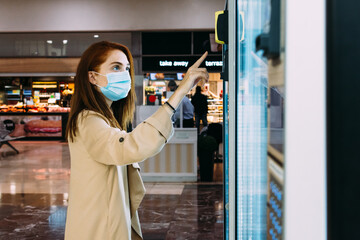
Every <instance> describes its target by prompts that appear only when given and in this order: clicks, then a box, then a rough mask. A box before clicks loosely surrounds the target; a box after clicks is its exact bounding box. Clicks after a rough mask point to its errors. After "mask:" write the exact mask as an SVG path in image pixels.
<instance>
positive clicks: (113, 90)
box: [93, 71, 131, 101]
mask: <svg viewBox="0 0 360 240" xmlns="http://www.w3.org/2000/svg"><path fill="white" fill-rule="evenodd" d="M93 72H94V73H96V74H99V75H101V76H105V77H106V78H107V81H108V84H107V85H106V87H101V86H99V85H97V84H95V85H96V86H98V87H99V88H100V90H101V92H102V93H103V94H104V95H105V97H107V98H108V99H110V100H111V101H118V100H120V99H123V98H126V97H127V95H128V93H129V91H130V89H131V77H130V74H129V72H128V71H123V72H113V73H108V74H106V75H102V74H100V73H98V72H95V71H93Z"/></svg>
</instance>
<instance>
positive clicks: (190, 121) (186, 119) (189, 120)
mask: <svg viewBox="0 0 360 240" xmlns="http://www.w3.org/2000/svg"><path fill="white" fill-rule="evenodd" d="M168 87H169V90H170V91H172V92H174V91H175V90H176V89H177V88H178V86H177V85H176V82H175V81H174V80H170V81H169V83H168ZM181 107H182V110H183V127H184V128H193V127H194V106H193V105H192V104H191V102H190V100H189V98H188V97H184V98H183V100H182V101H181V103H180V106H179V107H178V108H177V109H176V112H175V114H174V116H173V121H174V122H175V125H176V127H180V126H181V125H180V115H181V114H180V108H181Z"/></svg>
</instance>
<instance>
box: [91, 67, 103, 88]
mask: <svg viewBox="0 0 360 240" xmlns="http://www.w3.org/2000/svg"><path fill="white" fill-rule="evenodd" d="M90 72H93V73H95V74H99V75H101V76H104V77H106V75H102V74H100V73H98V72H95V71H90ZM94 79H95V78H94ZM91 84H93V85H95V86H97V87H99V88H102V87H101V86H99V85H97V84H96V83H91Z"/></svg>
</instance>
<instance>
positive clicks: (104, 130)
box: [65, 41, 209, 240]
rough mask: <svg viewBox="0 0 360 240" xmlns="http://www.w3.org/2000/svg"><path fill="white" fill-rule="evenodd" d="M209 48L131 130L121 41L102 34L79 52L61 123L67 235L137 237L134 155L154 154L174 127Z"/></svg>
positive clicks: (128, 67)
mask: <svg viewBox="0 0 360 240" xmlns="http://www.w3.org/2000/svg"><path fill="white" fill-rule="evenodd" d="M206 56H207V52H206V53H205V54H204V55H203V56H202V57H201V58H200V59H199V60H198V61H197V62H196V63H195V64H194V65H193V66H191V67H190V68H189V69H188V71H187V73H186V75H185V77H184V79H183V80H182V81H181V84H180V85H179V87H178V89H177V90H176V91H175V92H174V93H173V94H172V96H171V97H170V98H169V99H168V101H167V103H166V104H164V105H162V106H161V107H160V108H159V109H158V110H157V111H156V112H155V113H154V114H153V115H152V116H150V117H149V118H148V119H146V120H145V121H144V122H142V123H140V124H139V125H138V126H137V127H136V128H135V129H134V130H133V131H132V132H129V133H128V132H126V131H125V129H126V127H127V126H128V124H129V123H130V122H131V121H132V119H133V115H134V109H135V99H136V96H135V82H134V75H135V74H134V64H133V58H132V55H131V53H130V51H129V49H128V48H127V47H125V46H124V45H121V44H118V43H112V42H107V41H102V42H98V43H94V44H93V45H91V46H90V47H89V48H88V49H87V50H86V51H85V52H84V53H83V55H82V56H81V59H80V62H79V65H78V67H77V71H76V76H75V86H76V88H75V92H74V95H73V97H72V101H71V112H70V116H69V120H68V125H67V129H66V136H67V139H68V142H69V148H70V159H71V174H70V192H69V202H68V209H67V216H66V227H65V239H66V240H82V239H84V240H85V239H86V240H92V239H94V240H98V239H101V240H112V239H114V240H115V239H116V240H129V239H142V233H141V227H140V223H139V218H138V214H137V209H138V207H139V205H140V203H141V201H142V199H143V197H144V195H145V189H144V184H143V182H142V179H141V176H140V173H139V168H140V167H139V164H138V162H141V161H144V160H145V159H147V158H149V157H151V156H154V155H155V154H157V153H158V152H160V151H161V149H162V148H163V147H164V145H165V144H166V142H167V141H168V140H169V139H170V138H171V136H172V135H173V133H174V130H173V125H172V122H171V117H172V115H173V114H174V110H175V109H176V108H177V107H178V105H179V104H180V102H181V100H182V98H183V97H184V96H185V95H186V94H187V93H188V92H189V91H190V90H191V89H192V88H193V87H194V86H195V85H196V84H197V83H198V82H199V81H200V80H201V81H202V82H207V81H208V79H209V75H208V73H207V71H206V69H205V68H199V66H200V64H201V62H202V61H203V60H204V59H205V58H206Z"/></svg>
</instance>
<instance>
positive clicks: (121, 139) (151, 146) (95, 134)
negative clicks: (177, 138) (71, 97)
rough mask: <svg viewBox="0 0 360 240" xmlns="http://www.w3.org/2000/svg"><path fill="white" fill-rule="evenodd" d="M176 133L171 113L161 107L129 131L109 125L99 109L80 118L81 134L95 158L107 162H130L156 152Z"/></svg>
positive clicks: (123, 163)
mask: <svg viewBox="0 0 360 240" xmlns="http://www.w3.org/2000/svg"><path fill="white" fill-rule="evenodd" d="M173 133H174V129H173V126H172V122H171V120H170V115H169V113H168V112H167V111H166V110H165V109H164V107H160V108H159V109H158V110H157V111H156V112H155V113H154V114H153V115H152V116H150V117H149V118H148V119H146V120H145V121H144V122H143V123H141V124H139V125H138V126H137V127H136V128H135V129H134V130H133V131H132V132H130V133H127V132H125V131H121V130H120V129H118V128H113V127H110V125H109V124H108V123H107V122H106V121H105V120H104V119H103V118H102V117H101V116H100V115H99V114H97V113H95V112H91V111H89V112H87V114H86V113H85V114H84V115H83V117H81V119H80V120H79V137H80V139H81V141H82V142H83V144H84V147H85V148H86V149H87V151H88V152H89V154H90V155H91V156H92V158H93V159H94V160H95V161H97V162H100V163H103V164H106V165H128V164H131V163H135V162H141V161H143V160H145V159H147V158H149V157H151V156H154V155H155V154H157V153H158V152H160V151H161V149H162V148H163V147H164V145H165V143H166V142H167V141H168V140H169V139H170V138H171V136H172V135H173Z"/></svg>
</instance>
